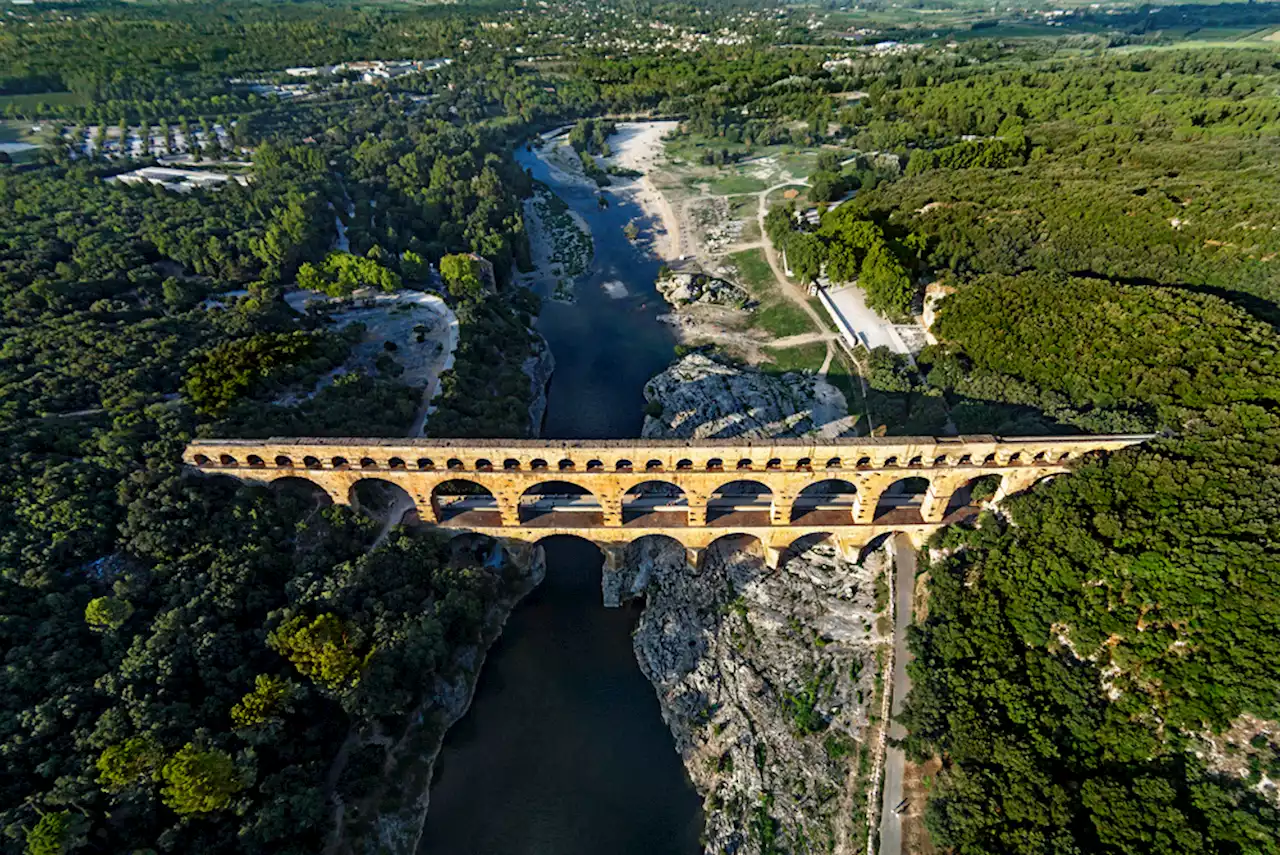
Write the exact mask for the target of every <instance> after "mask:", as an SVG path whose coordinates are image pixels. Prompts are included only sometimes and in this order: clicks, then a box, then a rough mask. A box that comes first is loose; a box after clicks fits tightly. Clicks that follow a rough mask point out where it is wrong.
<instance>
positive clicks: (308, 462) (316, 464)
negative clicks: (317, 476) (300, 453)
mask: <svg viewBox="0 0 1280 855" xmlns="http://www.w3.org/2000/svg"><path fill="white" fill-rule="evenodd" d="M302 465H303V466H305V467H306V468H308V469H321V468H323V464H321V463H320V458H319V457H312V456H311V455H310V454H308V455H307V456H306V457H304V458H302Z"/></svg>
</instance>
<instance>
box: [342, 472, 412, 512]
mask: <svg viewBox="0 0 1280 855" xmlns="http://www.w3.org/2000/svg"><path fill="white" fill-rule="evenodd" d="M347 503H348V504H350V505H351V507H353V508H355V509H357V510H360V511H363V512H364V513H365V514H367V515H368V516H370V517H373V518H374V519H376V520H378V521H379V522H387V521H388V520H390V521H391V522H392V523H399V522H401V521H403V520H404V518H405V517H406V516H408V515H409V514H410V513H411V512H416V511H417V507H418V506H417V503H416V502H414V500H413V497H412V496H410V495H409V493H408V491H407V490H405V488H404V487H401V486H400V485H399V484H396V483H395V482H393V481H387V480H386V479H384V478H361V479H360V480H358V481H356V482H354V483H353V484H352V485H351V486H350V487H349V488H348V489H347Z"/></svg>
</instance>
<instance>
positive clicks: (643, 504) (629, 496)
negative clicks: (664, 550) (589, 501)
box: [622, 480, 689, 526]
mask: <svg viewBox="0 0 1280 855" xmlns="http://www.w3.org/2000/svg"><path fill="white" fill-rule="evenodd" d="M688 521H689V497H688V496H686V495H685V492H684V490H683V489H681V488H680V487H679V486H678V485H676V484H673V483H671V482H670V481H662V480H654V481H642V482H641V483H639V484H636V485H635V486H634V487H632V488H631V489H629V490H627V492H625V493H623V494H622V524H623V525H628V524H630V523H636V524H638V525H640V526H683V525H687V524H688Z"/></svg>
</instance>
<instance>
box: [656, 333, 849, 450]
mask: <svg viewBox="0 0 1280 855" xmlns="http://www.w3.org/2000/svg"><path fill="white" fill-rule="evenodd" d="M644 396H645V400H646V401H648V402H649V407H648V408H647V409H646V412H647V413H648V415H647V416H646V418H645V420H644V429H643V435H644V436H645V437H650V438H655V439H656V438H663V439H668V438H670V439H704V438H715V439H722V438H726V437H738V436H741V437H758V438H762V439H763V438H767V437H789V436H807V435H811V434H822V435H823V436H844V435H847V434H852V433H853V419H852V418H850V417H849V415H848V409H847V407H846V405H845V400H844V395H842V394H841V393H840V390H838V389H836V388H835V387H834V386H832V385H830V384H829V383H827V382H826V381H825V380H822V379H820V378H818V377H816V376H814V375H811V374H801V373H796V374H783V375H774V374H766V373H764V372H762V371H757V370H755V369H751V368H742V367H738V366H735V365H729V364H727V363H724V362H720V361H717V360H715V359H712V358H711V357H709V356H707V355H705V354H702V353H691V354H689V355H687V356H685V357H684V358H683V359H680V360H678V361H677V362H675V363H673V364H672V365H671V366H670V367H669V368H667V370H666V371H663V372H662V373H661V374H659V375H657V376H656V377H654V378H653V379H652V380H650V381H649V382H648V384H646V385H645V389H644Z"/></svg>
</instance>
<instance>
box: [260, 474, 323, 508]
mask: <svg viewBox="0 0 1280 855" xmlns="http://www.w3.org/2000/svg"><path fill="white" fill-rule="evenodd" d="M267 489H269V490H270V491H271V492H272V493H275V494H277V495H278V496H281V497H283V498H287V499H292V500H294V501H298V502H301V503H303V504H308V503H310V504H314V505H315V506H316V507H317V508H327V507H328V506H329V505H332V504H333V497H332V496H330V495H329V491H327V490H326V489H325V488H324V487H321V486H320V485H319V484H317V483H316V482H315V481H312V480H311V479H310V478H304V477H302V476H300V475H289V476H287V477H284V478H276V479H275V480H273V481H271V482H270V483H269V484H268V485H267Z"/></svg>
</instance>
